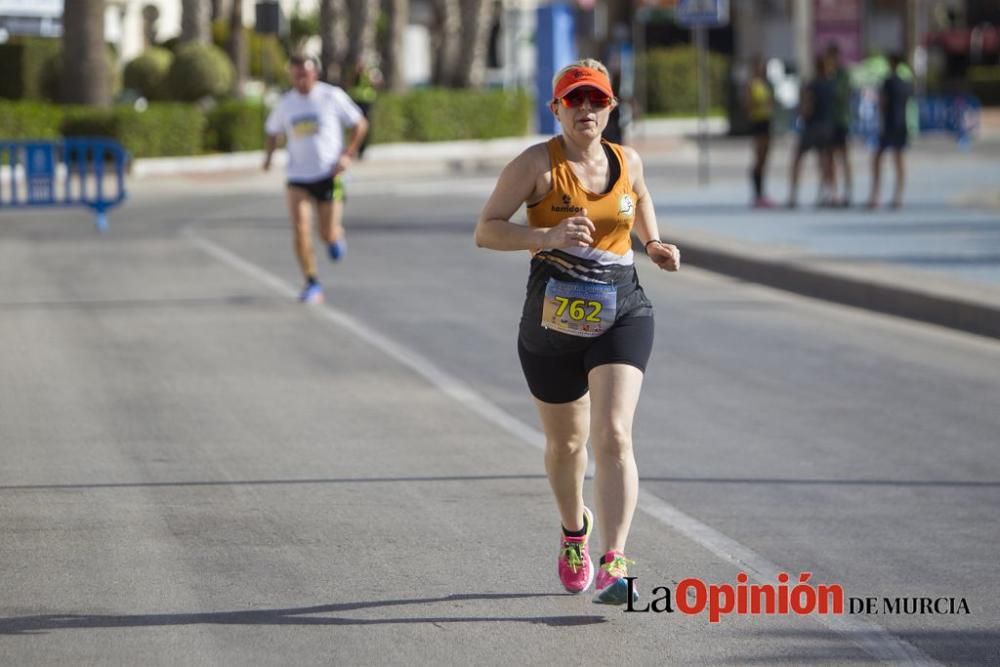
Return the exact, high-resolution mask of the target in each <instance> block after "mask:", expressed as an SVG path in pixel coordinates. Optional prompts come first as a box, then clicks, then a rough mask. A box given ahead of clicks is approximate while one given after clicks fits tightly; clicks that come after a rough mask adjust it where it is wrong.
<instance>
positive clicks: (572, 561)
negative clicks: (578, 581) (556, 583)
mask: <svg viewBox="0 0 1000 667" xmlns="http://www.w3.org/2000/svg"><path fill="white" fill-rule="evenodd" d="M559 555H560V557H561V558H564V559H566V564H567V565H569V568H570V569H571V570H573V571H574V572H576V571H577V570H578V569H580V568H581V567H583V559H582V558H581V557H580V543H579V542H563V548H562V551H560V552H559Z"/></svg>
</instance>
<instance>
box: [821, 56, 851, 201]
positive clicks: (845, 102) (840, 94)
mask: <svg viewBox="0 0 1000 667" xmlns="http://www.w3.org/2000/svg"><path fill="white" fill-rule="evenodd" d="M826 59H827V61H828V62H827V69H828V70H829V71H831V72H832V75H831V78H832V80H833V89H834V95H833V135H832V140H831V145H830V150H831V155H830V159H831V160H832V164H831V165H830V168H831V179H832V183H831V186H832V188H833V193H832V197H833V203H834V204H835V205H836V206H844V207H846V206H850V205H851V197H852V191H853V189H854V188H853V185H854V183H853V178H852V174H851V156H850V153H849V151H848V145H849V144H850V136H851V115H852V114H851V104H852V102H853V99H854V91H853V90H852V88H851V75H850V73H849V72H848V71H847V67H845V66H844V62H843V60H842V59H841V56H840V46H838V45H837V43H836V42H831V43H830V45H829V46H827V48H826ZM838 164H839V166H840V171H841V173H842V174H843V181H842V183H843V192H842V193H841V194H840V196H839V197H838V196H837V189H838V188H837V181H838V178H837V167H838Z"/></svg>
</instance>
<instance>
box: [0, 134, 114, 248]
mask: <svg viewBox="0 0 1000 667" xmlns="http://www.w3.org/2000/svg"><path fill="white" fill-rule="evenodd" d="M127 161H128V153H127V152H126V151H125V149H124V148H122V146H121V144H119V143H118V142H116V141H112V140H111V139H100V138H96V139H90V138H86V139H85V138H78V137H70V138H66V139H58V140H55V141H43V140H28V141H3V140H0V169H3V168H6V169H7V170H8V172H9V173H8V174H7V178H0V210H2V209H4V208H28V207H39V206H86V207H88V208H90V209H92V210H93V211H94V215H95V220H94V223H95V225H96V227H97V229H98V231H101V232H104V231H106V230H107V228H108V216H107V211H108V209H110V208H112V207H114V206H117V205H118V204H120V203H122V201H124V200H125V196H126V193H125V165H126V163H127ZM112 170H113V171H112ZM0 173H2V172H0ZM112 174H113V182H112V183H111V184H108V183H105V180H106V179H107V178H112ZM109 186H112V187H109ZM109 190H111V191H110V192H109Z"/></svg>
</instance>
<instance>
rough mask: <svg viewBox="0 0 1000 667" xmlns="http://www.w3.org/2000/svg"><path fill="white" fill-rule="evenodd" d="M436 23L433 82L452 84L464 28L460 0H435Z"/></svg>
mask: <svg viewBox="0 0 1000 667" xmlns="http://www.w3.org/2000/svg"><path fill="white" fill-rule="evenodd" d="M433 8H434V24H433V25H432V26H431V54H432V55H431V57H432V59H433V62H432V65H431V82H432V83H433V84H434V85H435V86H450V85H452V84H453V82H454V81H455V72H456V70H457V69H458V62H457V59H458V46H459V45H458V41H459V32H461V29H462V12H461V5H460V2H459V0H433Z"/></svg>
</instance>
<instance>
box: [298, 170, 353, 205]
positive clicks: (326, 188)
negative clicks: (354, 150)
mask: <svg viewBox="0 0 1000 667" xmlns="http://www.w3.org/2000/svg"><path fill="white" fill-rule="evenodd" d="M288 187H290V188H299V189H301V190H305V191H306V192H308V193H309V196H310V197H312V198H313V199H315V200H316V201H318V202H328V201H344V199H345V197H344V182H343V181H342V180H341V178H340V176H337V177H335V178H321V179H319V180H318V181H310V182H305V181H288Z"/></svg>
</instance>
